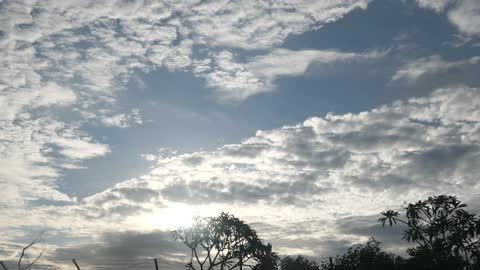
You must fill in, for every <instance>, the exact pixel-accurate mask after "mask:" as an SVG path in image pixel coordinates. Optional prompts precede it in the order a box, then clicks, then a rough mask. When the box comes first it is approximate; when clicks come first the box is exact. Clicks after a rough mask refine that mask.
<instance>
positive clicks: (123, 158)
mask: <svg viewBox="0 0 480 270" xmlns="http://www.w3.org/2000/svg"><path fill="white" fill-rule="evenodd" d="M479 13H480V7H479V5H478V3H476V1H475V0H461V1H450V0H442V1H429V0H416V1H413V0H412V1H407V0H405V1H393V0H388V1H380V0H376V1H375V0H372V1H368V0H359V1H354V0H336V1H326V2H318V1H274V2H271V3H267V2H263V1H238V2H229V1H193V0H192V1H173V2H168V3H167V2H165V3H163V2H149V1H116V2H107V1H81V2H77V1H65V3H63V2H62V3H61V4H60V3H58V2H55V1H41V2H38V3H30V2H28V3H22V2H17V1H0V25H2V27H1V28H0V57H1V59H3V60H2V62H3V65H2V66H1V67H0V70H1V72H0V106H1V107H2V112H3V113H2V116H0V150H1V151H0V153H1V155H0V164H1V169H0V188H1V191H0V212H1V213H2V214H3V216H4V217H6V218H5V219H4V220H6V222H2V223H1V224H0V228H1V229H2V231H6V232H7V234H6V235H2V236H0V243H3V247H1V248H0V258H5V259H4V260H13V259H14V258H15V256H16V255H15V254H16V250H17V249H18V247H20V246H21V244H22V243H23V242H24V241H25V239H28V237H30V236H31V235H32V234H33V233H35V232H36V231H39V230H42V229H45V230H47V231H48V232H50V234H51V236H50V239H51V241H50V243H48V244H49V245H50V246H49V247H50V249H49V251H50V254H48V257H47V258H46V261H48V262H49V263H52V264H59V263H61V261H59V258H61V257H62V256H73V254H84V255H85V254H88V252H87V251H88V250H92V249H93V250H96V252H98V254H103V256H107V257H115V256H122V255H118V254H126V253H128V254H129V256H131V257H132V258H136V257H138V256H158V257H160V258H162V260H163V262H164V263H165V264H166V265H174V264H175V262H178V261H181V257H178V256H177V257H178V258H177V257H176V255H175V256H174V255H172V254H168V252H166V253H165V252H164V253H162V252H157V253H155V252H154V253H151V254H139V252H137V253H135V252H134V251H132V250H134V248H133V244H132V246H130V247H129V248H128V249H127V248H126V249H125V250H122V251H119V249H121V247H117V248H116V249H113V248H112V247H114V246H115V243H112V242H111V241H112V239H113V238H114V237H113V236H117V239H125V241H127V242H128V241H134V240H132V239H133V238H135V235H136V236H138V239H143V238H142V237H147V236H151V237H153V238H155V239H159V243H158V245H160V246H162V245H163V248H165V249H168V248H171V249H172V250H173V249H175V250H176V248H179V249H181V247H178V246H176V245H175V244H174V243H172V242H171V241H170V240H169V239H166V238H165V237H166V236H168V233H167V234H165V232H167V231H168V230H171V229H172V228H175V227H177V226H182V225H185V223H188V220H189V218H191V217H192V216H194V215H215V214H217V213H218V212H220V211H230V212H232V213H234V214H236V215H238V216H239V217H241V218H243V219H245V220H247V221H248V222H249V223H252V224H255V226H256V227H255V228H257V229H258V230H259V234H260V235H261V236H263V238H264V239H265V240H267V241H270V242H272V243H273V245H274V248H276V249H277V250H278V251H279V252H280V253H281V254H298V253H303V254H306V255H308V256H314V257H315V256H329V255H334V252H333V251H335V252H336V251H339V252H340V251H341V250H342V249H344V248H345V247H346V246H348V245H350V244H351V243H355V242H359V241H360V242H361V241H364V240H366V239H367V238H368V236H370V235H373V234H375V235H374V236H376V237H377V238H379V239H380V240H383V241H384V244H385V245H386V248H387V249H390V250H392V251H395V247H398V246H399V243H401V242H400V237H398V239H396V238H395V237H394V236H391V235H388V234H386V233H385V232H384V231H382V230H380V229H379V228H378V226H377V225H375V221H376V219H377V216H376V215H378V213H379V212H380V211H382V210H384V209H387V208H397V207H399V206H400V205H401V203H402V202H403V201H405V200H418V199H422V198H424V197H426V196H429V195H433V194H442V193H448V194H453V195H457V196H459V197H460V198H461V199H462V200H464V201H467V202H468V203H470V204H471V205H472V207H473V209H476V208H475V207H476V206H477V207H478V206H479V204H478V196H479V195H478V194H480V186H479V185H478V184H477V182H478V179H477V176H478V173H479V171H478V166H476V165H475V164H478V162H479V161H480V145H479V142H480V124H479V123H480V122H479V121H480V115H479V111H480V108H479V106H480V105H479V104H480V92H479V90H478V89H479V88H478V87H479V84H480V80H479V78H478V71H479V70H480V69H479V68H480V39H479V36H480V31H479V30H478V29H480V15H479ZM344 198H348V199H347V200H344ZM352 202H356V203H352ZM26 213H29V214H28V219H27V220H25V215H26ZM275 213H284V215H278V214H275ZM79 221H81V222H80V224H82V225H78V224H79ZM354 221H355V222H357V223H358V224H361V225H359V226H363V227H362V228H365V229H363V230H362V229H358V228H352V227H351V226H349V225H348V224H349V223H350V222H354ZM325 224H326V225H325ZM299 228H301V229H299ZM302 231H303V233H302ZM308 231H310V232H309V233H307V232H308ZM367 234H370V235H367ZM286 235H289V237H286ZM79 239H80V240H79ZM92 239H95V240H96V241H97V243H98V244H97V246H90V245H89V243H90V242H91V240H92ZM138 239H136V240H135V241H137V242H138V243H141V241H139V240H138ZM119 241H120V240H119ZM135 241H134V242H135ZM137 242H136V243H137ZM116 244H118V242H117V243H116ZM149 244H151V245H152V246H151V247H152V249H154V248H156V247H159V246H155V243H149ZM125 245H126V244H125ZM114 250H116V251H118V254H117V255H116V254H115V252H113V251H114ZM160 250H162V248H160ZM144 251H145V250H144ZM145 252H147V251H145ZM148 252H149V251H148ZM148 252H147V253H148ZM175 254H176V253H175ZM75 256H81V255H75Z"/></svg>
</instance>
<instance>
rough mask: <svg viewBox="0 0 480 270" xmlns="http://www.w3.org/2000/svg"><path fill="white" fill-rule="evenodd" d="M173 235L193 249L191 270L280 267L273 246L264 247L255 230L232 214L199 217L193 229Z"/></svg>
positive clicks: (179, 230) (183, 230) (189, 264)
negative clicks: (197, 269)
mask: <svg viewBox="0 0 480 270" xmlns="http://www.w3.org/2000/svg"><path fill="white" fill-rule="evenodd" d="M172 236H173V237H174V238H175V239H177V240H180V241H181V242H182V243H184V244H185V245H186V246H187V247H188V248H189V249H190V250H191V254H190V262H189V263H187V265H186V266H187V267H188V268H189V269H191V270H195V269H196V267H198V268H199V269H200V270H204V269H206V270H210V269H214V268H217V267H220V269H235V268H237V267H238V268H239V269H240V270H241V269H242V268H243V267H244V266H246V267H250V268H254V267H255V269H257V270H260V269H262V270H266V269H277V268H278V267H277V263H276V261H277V259H278V256H277V254H276V253H275V252H272V246H271V245H270V244H268V245H264V244H263V243H262V241H261V239H260V238H259V237H258V236H257V233H256V232H255V230H253V229H252V228H250V226H249V225H247V224H246V223H245V222H244V221H242V220H240V219H238V218H236V217H234V216H233V215H230V214H228V213H223V212H222V213H221V214H220V215H219V216H218V217H209V218H203V219H200V218H197V219H196V220H195V222H194V225H193V226H192V227H190V228H181V229H178V230H176V231H173V232H172ZM253 263H255V264H253Z"/></svg>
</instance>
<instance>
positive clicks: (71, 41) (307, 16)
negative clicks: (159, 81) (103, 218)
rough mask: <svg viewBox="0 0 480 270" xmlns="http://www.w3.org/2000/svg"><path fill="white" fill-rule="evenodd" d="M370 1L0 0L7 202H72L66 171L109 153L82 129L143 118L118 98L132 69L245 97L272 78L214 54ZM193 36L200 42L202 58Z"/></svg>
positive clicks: (254, 45) (1, 159) (0, 180)
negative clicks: (191, 78)
mask: <svg viewBox="0 0 480 270" xmlns="http://www.w3.org/2000/svg"><path fill="white" fill-rule="evenodd" d="M368 2H369V1H367V0H355V1H354V0H337V1H328V2H325V3H323V2H322V3H319V2H317V1H300V2H298V1H294V2H285V3H273V4H268V3H265V2H263V1H240V2H228V3H222V2H205V1H187V2H184V1H174V2H171V1H163V2H162V1H157V2H130V1H123V0H119V1H112V2H111V1H81V2H79V1H65V2H62V3H61V4H59V3H57V1H50V0H47V1H37V2H24V1H3V2H1V3H0V24H1V25H2V29H1V30H0V58H1V59H2V65H1V66H0V74H1V75H0V106H1V108H2V114H1V115H0V121H1V123H0V152H1V155H0V163H1V164H2V169H1V170H0V186H1V188H2V190H4V191H6V190H8V195H7V194H3V193H4V192H2V195H1V196H0V197H1V199H0V204H3V205H6V204H7V203H8V204H9V205H11V206H12V207H16V206H20V205H24V204H28V202H27V201H30V200H36V199H42V198H48V199H51V200H63V201H65V200H67V201H68V200H72V198H68V196H67V195H65V194H62V193H61V192H60V191H58V188H57V184H58V183H57V182H56V180H58V179H59V178H60V177H61V175H62V170H64V169H75V168H77V169H78V168H81V167H82V165H81V163H82V162H83V161H85V160H87V159H91V158H95V157H98V156H103V155H106V154H108V153H109V152H110V147H109V146H108V145H106V143H105V142H99V141H96V140H95V139H94V138H92V137H91V136H90V135H89V134H85V132H83V130H84V127H85V126H86V125H88V124H90V123H92V122H94V123H97V124H98V123H99V124H102V125H106V126H116V127H121V128H127V127H129V126H130V125H132V124H135V123H136V124H140V123H141V117H140V115H141V112H140V111H138V110H131V111H125V110H123V109H122V108H120V107H118V106H117V105H116V101H117V97H118V94H119V93H121V92H122V91H126V85H127V83H128V82H129V80H130V79H131V78H132V75H134V74H135V73H138V72H145V73H148V72H151V71H153V70H156V69H159V68H166V69H168V70H170V71H182V70H187V71H194V73H195V74H197V75H198V76H201V77H204V78H206V81H207V84H208V85H209V86H212V88H215V89H216V90H217V92H218V93H220V96H229V97H230V98H233V99H235V100H243V99H245V98H246V97H248V96H250V95H254V94H257V93H260V92H262V91H266V89H267V88H266V86H265V85H267V86H268V84H271V83H270V82H268V81H261V80H259V79H258V78H257V77H256V76H257V74H254V73H252V71H250V70H248V68H249V67H248V66H245V63H243V62H242V61H238V60H237V59H235V58H232V57H230V56H228V55H227V54H225V53H218V52H222V51H226V52H228V51H231V50H233V49H242V50H249V51H252V52H254V50H257V49H262V50H264V52H267V53H268V51H269V50H271V49H273V48H275V47H277V46H278V45H280V44H282V43H283V41H284V40H285V39H286V38H287V37H288V36H290V35H295V34H300V33H304V32H306V31H310V30H313V29H317V28H319V27H321V26H322V25H324V24H327V23H329V22H333V21H336V20H338V19H340V18H341V17H342V16H343V15H345V14H347V13H349V12H351V11H352V10H355V9H358V8H360V9H365V8H366V7H367V4H368ZM195 46H204V47H205V48H206V54H205V55H206V57H203V56H201V54H197V53H195V51H194V47H195ZM256 53H257V52H256V51H255V52H254V54H256ZM262 53H263V52H262ZM229 57H230V58H229ZM209 62H210V63H214V65H213V66H212V67H208V63H209ZM218 89H220V90H218ZM248 89H250V90H248ZM268 89H269V90H271V87H270V86H268ZM225 93H227V94H225ZM67 106H68V107H67ZM65 108H68V109H70V110H71V111H72V112H73V114H72V115H70V114H69V115H66V114H65V113H64V112H65ZM72 119H79V120H78V121H72ZM32 186H36V187H38V189H35V190H32V189H31V188H30V187H32Z"/></svg>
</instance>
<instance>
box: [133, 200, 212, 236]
mask: <svg viewBox="0 0 480 270" xmlns="http://www.w3.org/2000/svg"><path fill="white" fill-rule="evenodd" d="M218 213H219V212H218V211H216V210H215V209H214V208H212V207H208V206H192V205H187V204H183V203H172V204H169V205H168V206H167V207H165V208H161V209H158V210H154V211H153V212H151V213H148V214H144V215H142V216H141V217H139V218H138V219H137V221H138V222H140V223H141V224H140V225H141V227H144V228H145V229H164V230H165V229H167V230H175V229H178V228H180V227H190V226H191V225H192V224H193V221H194V219H195V217H207V216H214V215H216V214H218Z"/></svg>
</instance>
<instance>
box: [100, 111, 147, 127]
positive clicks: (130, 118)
mask: <svg viewBox="0 0 480 270" xmlns="http://www.w3.org/2000/svg"><path fill="white" fill-rule="evenodd" d="M101 121H102V123H103V124H105V125H106V126H114V127H119V128H127V127H129V126H131V125H132V124H142V117H141V115H140V111H139V110H138V109H133V110H132V111H131V112H130V113H128V114H125V113H121V114H116V115H113V116H102V118H101Z"/></svg>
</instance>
